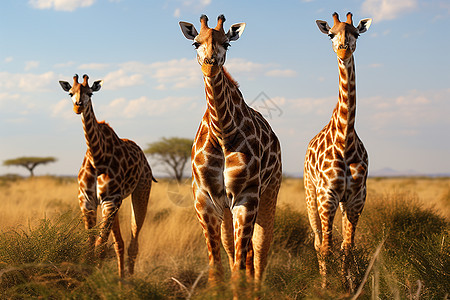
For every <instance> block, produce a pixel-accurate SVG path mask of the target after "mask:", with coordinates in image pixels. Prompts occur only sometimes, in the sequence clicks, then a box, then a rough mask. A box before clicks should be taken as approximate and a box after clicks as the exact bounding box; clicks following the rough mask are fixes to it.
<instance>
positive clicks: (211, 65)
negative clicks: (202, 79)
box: [202, 57, 220, 77]
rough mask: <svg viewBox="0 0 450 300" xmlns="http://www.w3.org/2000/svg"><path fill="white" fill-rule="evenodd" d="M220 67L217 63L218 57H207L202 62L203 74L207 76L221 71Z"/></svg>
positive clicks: (212, 75)
mask: <svg viewBox="0 0 450 300" xmlns="http://www.w3.org/2000/svg"><path fill="white" fill-rule="evenodd" d="M219 71H220V67H219V65H218V64H217V59H216V58H214V57H213V58H205V59H204V60H203V64H202V72H203V75H205V76H207V77H214V76H216V75H217V73H219Z"/></svg>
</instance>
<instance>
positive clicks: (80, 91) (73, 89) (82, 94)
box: [59, 74, 103, 115]
mask: <svg viewBox="0 0 450 300" xmlns="http://www.w3.org/2000/svg"><path fill="white" fill-rule="evenodd" d="M88 79H89V76H87V75H86V74H84V75H83V83H78V74H75V76H73V86H71V85H70V83H68V82H67V81H59V84H60V85H61V87H62V88H63V90H65V91H66V92H69V96H70V97H71V98H72V101H73V111H74V112H75V113H76V114H77V115H78V114H81V113H82V112H83V111H84V110H85V109H86V107H87V106H88V104H89V102H90V101H91V97H92V93H93V92H97V91H98V90H100V88H101V87H102V84H103V81H102V80H97V81H95V82H94V83H93V84H92V86H91V87H89V84H88Z"/></svg>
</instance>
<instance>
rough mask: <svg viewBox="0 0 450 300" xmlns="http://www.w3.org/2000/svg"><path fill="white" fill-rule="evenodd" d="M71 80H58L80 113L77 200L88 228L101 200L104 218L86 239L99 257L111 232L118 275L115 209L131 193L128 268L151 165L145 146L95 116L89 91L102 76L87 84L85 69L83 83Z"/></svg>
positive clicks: (121, 258) (142, 215) (121, 249)
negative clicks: (81, 141) (81, 156)
mask: <svg viewBox="0 0 450 300" xmlns="http://www.w3.org/2000/svg"><path fill="white" fill-rule="evenodd" d="M73 79H74V83H73V86H71V85H70V84H69V83H68V82H67V81H60V82H59V83H60V85H61V87H62V88H63V90H64V91H66V92H68V93H69V95H70V97H71V98H72V101H73V105H74V107H73V110H74V112H75V113H77V114H81V119H82V122H83V130H84V135H85V138H86V144H87V151H86V155H85V157H84V160H83V164H82V166H81V168H80V171H79V173H78V186H79V191H78V200H79V204H80V209H81V211H82V214H83V219H84V222H85V227H86V228H87V229H90V228H92V227H93V226H95V223H96V218H97V207H98V206H99V205H100V206H101V215H102V223H101V225H100V234H99V236H98V237H95V236H91V237H90V244H91V246H92V247H94V245H95V248H96V252H98V255H99V256H100V258H103V257H104V256H105V255H106V252H105V244H106V242H107V240H108V237H109V233H110V232H111V230H112V232H113V238H114V242H115V247H114V248H115V250H116V254H117V259H118V267H119V276H120V277H123V276H124V242H123V239H122V236H121V233H120V225H119V221H118V220H119V219H118V210H119V208H120V206H121V204H122V200H123V199H124V198H126V197H128V196H129V195H130V194H131V195H132V197H131V198H132V200H131V201H132V203H131V204H132V220H131V241H130V245H129V249H128V271H129V273H130V274H133V272H134V264H135V260H136V256H137V254H138V235H139V232H140V230H141V228H142V225H143V222H144V219H145V215H146V213H147V204H148V200H149V196H150V189H151V185H152V180H153V181H155V180H154V178H153V176H152V170H151V168H150V165H149V164H148V162H147V159H146V157H145V154H144V152H143V151H142V150H141V148H140V147H139V146H138V145H136V143H134V142H133V141H131V140H127V139H120V138H119V137H118V136H117V135H116V133H115V132H114V130H113V129H112V128H111V127H110V126H109V125H108V124H106V123H105V122H103V121H102V122H98V121H97V119H96V117H95V114H94V110H93V107H92V102H91V97H92V94H93V93H94V92H97V91H99V90H100V88H101V85H102V81H101V80H99V81H95V82H94V83H93V85H92V86H89V84H88V79H89V77H88V76H87V75H84V76H83V80H84V81H83V83H81V84H80V83H78V75H75V76H74V78H73Z"/></svg>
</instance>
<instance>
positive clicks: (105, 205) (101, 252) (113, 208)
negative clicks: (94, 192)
mask: <svg viewBox="0 0 450 300" xmlns="http://www.w3.org/2000/svg"><path fill="white" fill-rule="evenodd" d="M120 200H121V199H120V197H108V198H107V199H106V200H102V202H101V209H102V223H101V224H100V234H99V236H98V238H97V240H96V241H95V251H96V255H97V256H98V257H99V258H100V263H101V261H102V260H103V259H104V258H105V257H106V246H107V245H106V243H107V242H108V237H109V234H110V232H111V229H112V227H113V223H114V220H115V218H116V215H117V212H118V211H119V207H120ZM117 222H118V220H117Z"/></svg>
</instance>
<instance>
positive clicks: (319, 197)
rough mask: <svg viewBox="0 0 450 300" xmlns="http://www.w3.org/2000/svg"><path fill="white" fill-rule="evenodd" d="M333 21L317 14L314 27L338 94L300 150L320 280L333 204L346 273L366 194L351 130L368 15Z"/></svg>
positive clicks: (359, 147)
mask: <svg viewBox="0 0 450 300" xmlns="http://www.w3.org/2000/svg"><path fill="white" fill-rule="evenodd" d="M333 19H334V25H333V27H330V26H329V25H328V23H327V22H325V21H320V20H317V21H316V23H317V26H318V27H319V30H320V31H321V32H323V33H325V34H327V35H329V36H330V38H331V41H332V45H333V51H334V52H336V54H337V59H338V67H339V97H338V103H337V105H336V107H335V109H334V111H333V114H332V116H331V120H330V122H329V123H328V124H327V125H326V126H325V127H324V128H323V129H322V131H321V132H319V133H318V134H317V135H316V136H315V137H314V138H313V139H312V140H311V141H310V143H309V145H308V150H307V151H306V156H305V166H304V177H303V179H304V185H305V192H306V203H307V209H308V217H309V220H310V223H311V227H312V229H313V231H314V233H315V241H314V246H315V248H316V250H317V252H318V259H319V266H320V273H321V275H322V279H323V281H322V285H323V286H326V284H327V280H326V275H327V264H326V259H327V257H329V256H330V255H331V247H332V225H333V220H334V216H335V213H336V210H337V207H338V206H340V207H341V210H342V213H343V216H344V217H343V229H344V240H343V242H342V246H341V248H342V249H346V251H345V253H344V262H343V268H342V271H343V273H344V275H347V273H348V262H349V260H348V257H349V254H350V249H351V248H352V247H353V244H354V239H353V237H354V234H355V229H356V224H357V222H358V219H359V216H360V214H361V212H362V210H363V207H364V202H365V199H366V178H367V171H368V156H367V152H366V150H365V148H364V145H363V143H362V142H361V140H360V139H359V137H358V135H357V134H356V131H355V128H354V124H355V117H356V81H355V65H354V58H353V52H354V51H355V49H356V40H357V38H358V36H359V34H361V33H364V32H366V31H367V29H368V28H369V26H370V24H371V22H372V20H371V19H364V20H361V22H360V23H359V25H358V26H357V27H354V26H353V21H352V14H351V13H348V14H347V20H346V21H345V22H341V21H339V16H338V14H337V13H334V14H333Z"/></svg>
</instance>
